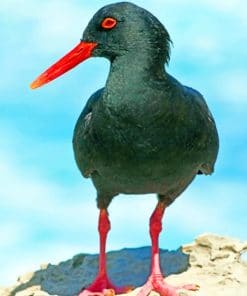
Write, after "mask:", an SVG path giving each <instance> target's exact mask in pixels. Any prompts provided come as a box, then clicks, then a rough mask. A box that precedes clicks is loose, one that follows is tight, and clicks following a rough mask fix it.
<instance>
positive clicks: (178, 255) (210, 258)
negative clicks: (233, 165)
mask: <svg viewBox="0 0 247 296" xmlns="http://www.w3.org/2000/svg"><path fill="white" fill-rule="evenodd" d="M149 265H150V248H149V247H143V248H137V249H123V250H120V251H115V252H109V253H108V267H109V275H110V277H111V278H112V280H113V282H114V283H115V284H117V285H133V286H135V287H138V286H141V285H142V284H143V283H144V282H145V280H146V278H147V276H148V272H149ZM161 265H162V269H163V270H165V271H166V275H168V277H167V279H166V280H167V281H168V282H169V283H170V284H174V285H181V284H188V283H195V284H198V285H200V287H201V288H200V290H199V291H197V292H188V291H182V290H181V291H180V292H179V295H180V296H192V295H194V296H247V242H245V243H242V242H240V241H238V240H235V239H232V238H227V237H220V236H216V235H212V234H204V235H201V236H199V237H198V238H197V239H196V240H195V242H193V243H191V244H188V245H184V246H183V247H181V248H180V249H178V250H177V251H172V252H171V251H165V250H161ZM96 272H97V256H96V255H88V254H79V255H76V256H74V257H73V258H72V259H70V260H67V261H65V262H61V263H60V264H58V265H51V264H47V265H45V264H43V265H42V266H41V269H40V270H38V271H35V272H29V273H26V274H24V275H22V276H20V277H19V279H18V281H17V282H16V284H15V285H13V286H12V287H9V288H0V296H49V295H58V296H74V295H77V294H78V292H79V291H80V289H81V288H82V287H85V286H87V285H88V284H89V283H90V282H91V281H92V280H93V278H94V277H95V275H96ZM171 274H172V275H171ZM137 291H138V288H137V289H136V290H134V291H133V292H131V293H129V294H128V295H129V296H134V295H135V294H136V292H137Z"/></svg>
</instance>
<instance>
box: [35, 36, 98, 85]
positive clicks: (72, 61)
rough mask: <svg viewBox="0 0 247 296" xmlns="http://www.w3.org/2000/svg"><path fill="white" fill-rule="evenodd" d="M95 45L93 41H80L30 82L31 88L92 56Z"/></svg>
mask: <svg viewBox="0 0 247 296" xmlns="http://www.w3.org/2000/svg"><path fill="white" fill-rule="evenodd" d="M96 46H97V43H93V42H83V41H82V42H80V43H79V44H78V45H77V46H76V47H75V48H74V49H72V50H71V51H70V52H69V53H67V54H66V55H65V56H64V57H62V58H61V59H60V60H59V61H57V62H56V63H55V64H53V65H52V66H51V67H50V68H48V69H47V70H46V71H45V72H43V73H42V74H41V75H40V76H38V77H37V78H36V79H35V80H34V81H33V82H32V83H31V84H30V87H31V88H32V89H34V88H37V87H40V86H42V85H44V84H46V83H48V82H50V81H52V80H54V79H56V78H57V77H59V76H61V75H62V74H64V73H66V72H67V71H69V70H70V69H72V68H74V67H75V66H77V65H78V64H79V63H81V62H83V61H85V60H86V59H88V58H89V57H91V56H92V52H93V49H94V48H95V47H96Z"/></svg>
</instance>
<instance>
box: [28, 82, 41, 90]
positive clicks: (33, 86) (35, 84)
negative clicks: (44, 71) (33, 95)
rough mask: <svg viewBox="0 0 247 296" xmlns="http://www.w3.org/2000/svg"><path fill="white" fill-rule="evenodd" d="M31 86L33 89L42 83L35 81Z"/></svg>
mask: <svg viewBox="0 0 247 296" xmlns="http://www.w3.org/2000/svg"><path fill="white" fill-rule="evenodd" d="M29 86H30V88H31V89H35V88H38V87H39V86H40V85H39V84H38V83H37V81H33V82H32V83H31V84H30V85H29Z"/></svg>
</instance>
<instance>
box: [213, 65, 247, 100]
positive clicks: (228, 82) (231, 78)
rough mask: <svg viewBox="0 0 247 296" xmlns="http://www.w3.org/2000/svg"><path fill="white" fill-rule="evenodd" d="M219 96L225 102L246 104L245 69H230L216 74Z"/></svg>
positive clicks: (246, 74)
mask: <svg viewBox="0 0 247 296" xmlns="http://www.w3.org/2000/svg"><path fill="white" fill-rule="evenodd" d="M215 83H216V85H217V89H218V92H219V98H220V99H222V100H224V101H225V102H231V103H235V104H236V105H237V104H239V103H240V104H245V105H246V104H247V87H246V83H247V71H241V70H240V71H236V70H235V71H231V72H227V73H223V74H222V75H219V76H218V79H217V80H216V81H215Z"/></svg>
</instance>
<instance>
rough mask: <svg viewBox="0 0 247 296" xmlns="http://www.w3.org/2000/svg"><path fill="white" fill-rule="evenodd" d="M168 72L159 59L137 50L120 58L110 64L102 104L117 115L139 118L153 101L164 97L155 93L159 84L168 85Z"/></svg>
mask: <svg viewBox="0 0 247 296" xmlns="http://www.w3.org/2000/svg"><path fill="white" fill-rule="evenodd" d="M167 75H168V74H167V73H166V72H165V69H164V63H163V62H161V61H159V60H154V59H151V58H147V57H143V56H141V55H140V54H137V53H136V54H135V55H133V56H131V55H128V56H121V57H117V58H116V59H115V60H114V61H113V62H112V63H111V68H110V73H109V76H108V79H107V82H106V87H105V91H104V95H103V100H102V103H103V105H104V106H105V107H106V110H108V111H109V110H111V112H113V113H114V114H115V115H116V116H119V117H128V118H136V117H137V114H141V112H142V111H143V112H146V110H147V109H148V108H149V106H150V104H153V103H154V100H156V102H157V101H158V100H162V96H158V95H155V94H156V87H157V86H158V85H159V84H160V83H161V84H162V85H164V84H166V81H167ZM157 105H159V104H158V103H157Z"/></svg>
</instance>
